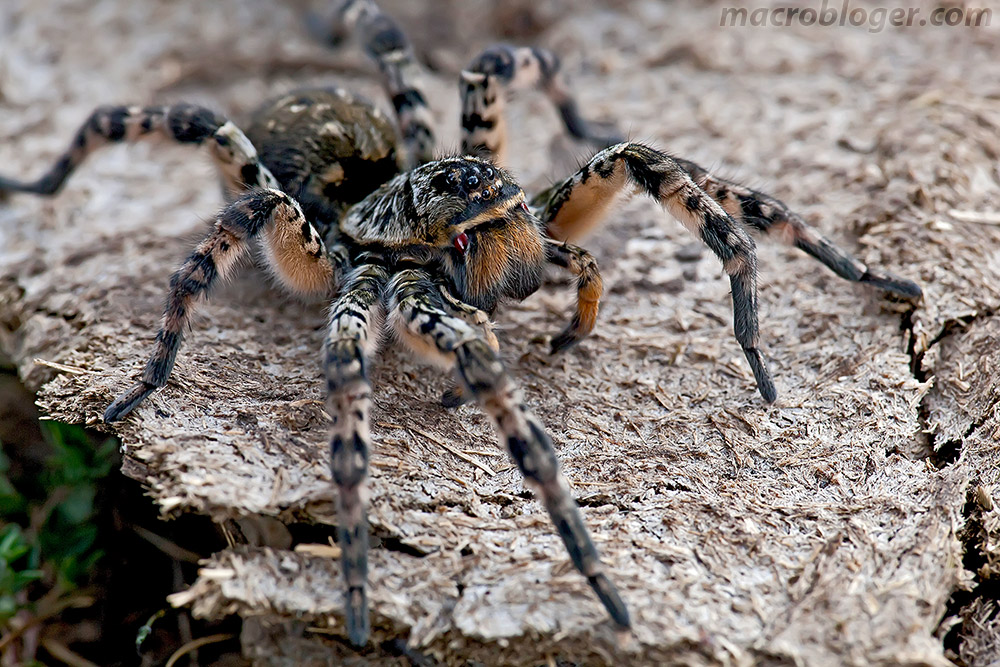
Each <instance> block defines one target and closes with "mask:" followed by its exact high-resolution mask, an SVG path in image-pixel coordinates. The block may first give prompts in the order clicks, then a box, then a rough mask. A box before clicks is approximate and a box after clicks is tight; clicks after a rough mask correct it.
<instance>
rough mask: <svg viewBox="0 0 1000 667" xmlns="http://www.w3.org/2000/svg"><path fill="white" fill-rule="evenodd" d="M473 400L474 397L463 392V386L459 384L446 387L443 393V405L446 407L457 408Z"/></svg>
mask: <svg viewBox="0 0 1000 667" xmlns="http://www.w3.org/2000/svg"><path fill="white" fill-rule="evenodd" d="M471 400H472V397H471V396H468V395H467V394H466V393H465V392H463V391H462V388H461V387H460V386H458V385H455V386H454V387H449V388H448V389H445V391H444V393H443V394H441V405H443V406H444V407H446V408H457V407H458V406H460V405H465V404H466V403H468V402H470V401H471Z"/></svg>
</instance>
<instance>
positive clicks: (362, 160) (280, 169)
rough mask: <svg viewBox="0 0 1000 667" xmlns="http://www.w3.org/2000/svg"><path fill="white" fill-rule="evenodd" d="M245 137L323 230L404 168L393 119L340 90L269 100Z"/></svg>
mask: <svg viewBox="0 0 1000 667" xmlns="http://www.w3.org/2000/svg"><path fill="white" fill-rule="evenodd" d="M247 136H248V137H249V138H250V140H251V141H252V142H253V143H254V145H255V146H256V147H257V149H258V151H259V154H260V159H261V162H263V163H264V165H265V166H267V168H268V169H270V170H271V172H272V173H273V174H274V176H275V177H276V178H277V179H278V181H279V182H280V183H281V186H282V188H283V189H284V190H285V192H287V193H288V194H290V195H292V196H293V197H295V198H296V199H297V200H298V201H299V202H300V203H301V204H302V208H303V210H304V211H305V214H306V217H307V218H308V219H309V220H311V221H313V222H314V224H316V225H317V227H319V228H320V233H322V234H325V232H326V230H327V228H329V227H332V226H335V225H336V223H337V221H338V220H339V218H340V215H341V213H342V212H343V211H344V209H345V208H346V207H347V206H350V205H351V204H354V203H357V202H359V201H361V200H362V199H364V198H365V197H366V196H368V194H370V193H371V192H372V191H374V190H375V189H376V188H378V186H380V185H382V184H383V183H385V182H386V181H388V180H389V179H390V178H392V177H393V176H394V175H395V174H396V173H398V172H399V165H398V163H397V160H396V130H395V128H394V127H393V125H392V123H391V122H390V120H389V119H388V118H387V117H386V116H385V114H383V113H382V112H381V111H379V110H378V109H377V108H375V107H374V106H372V105H371V104H370V103H369V102H367V101H365V100H361V99H358V98H356V97H354V96H353V95H351V94H350V93H348V92H346V91H344V90H342V89H338V88H318V89H305V90H299V91H295V92H292V93H289V94H288V95H285V96H283V97H281V98H278V99H276V100H274V101H271V102H268V103H267V104H265V105H264V106H263V107H261V108H260V109H258V110H257V111H256V112H255V113H254V115H253V118H252V119H251V122H250V126H249V128H248V129H247Z"/></svg>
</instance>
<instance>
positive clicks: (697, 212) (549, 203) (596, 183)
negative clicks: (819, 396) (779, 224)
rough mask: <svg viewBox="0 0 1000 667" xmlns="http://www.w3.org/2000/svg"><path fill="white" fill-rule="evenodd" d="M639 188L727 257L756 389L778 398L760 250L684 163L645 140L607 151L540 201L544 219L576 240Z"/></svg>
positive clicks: (740, 335) (739, 335) (554, 231)
mask: <svg viewBox="0 0 1000 667" xmlns="http://www.w3.org/2000/svg"><path fill="white" fill-rule="evenodd" d="M629 183H631V184H633V185H635V186H637V187H638V188H639V189H640V190H641V191H642V192H644V193H645V194H647V195H649V196H650V197H652V198H653V199H655V200H656V201H657V202H659V203H660V205H661V206H663V208H665V209H666V210H667V211H669V212H670V214H671V215H673V216H674V217H675V218H677V219H678V220H679V221H680V222H681V224H683V225H684V226H685V227H687V229H688V230H689V231H690V232H691V233H692V234H695V235H697V236H698V237H699V238H700V239H701V240H702V241H703V242H704V243H705V245H707V246H708V247H709V249H711V250H712V252H714V253H715V255H716V256H717V257H718V258H719V259H720V260H721V261H722V267H723V269H725V271H726V273H727V274H729V282H730V285H731V286H732V295H733V331H734V333H735V334H736V340H737V341H738V342H739V344H740V347H742V348H743V353H744V355H745V356H746V358H747V362H748V363H749V364H750V369H751V370H752V371H753V375H754V379H755V380H756V382H757V388H758V389H759V390H760V394H761V396H763V398H764V400H766V401H767V402H769V403H771V402H773V401H774V400H775V399H776V398H777V395H778V392H777V390H776V389H775V387H774V381H773V380H772V379H771V374H770V371H769V370H768V368H767V362H766V361H765V360H764V355H763V353H762V352H761V351H760V349H759V347H758V345H759V331H758V324H757V254H756V246H755V245H754V241H753V239H752V238H751V237H750V235H749V234H747V232H746V231H745V230H744V229H743V227H742V226H740V225H739V224H738V223H737V222H736V221H735V220H733V219H732V218H731V217H730V216H729V214H728V213H726V211H725V209H723V208H722V206H720V205H719V203H718V202H716V201H715V200H714V199H712V197H710V196H709V195H708V194H707V193H706V192H705V191H704V190H702V189H701V188H699V187H698V186H697V185H696V184H695V182H694V181H692V180H691V178H690V176H688V174H687V172H685V171H684V170H683V169H682V168H681V167H680V166H679V165H678V164H677V162H676V161H675V160H674V159H673V158H672V157H670V156H669V155H667V154H666V153H663V152H661V151H658V150H656V149H654V148H650V147H649V146H645V145H643V144H638V143H625V144H618V145H617V146H612V147H610V148H606V149H604V150H603V151H601V152H599V153H598V154H597V155H595V156H594V157H593V158H591V160H590V161H589V162H588V163H587V164H585V165H583V167H581V168H580V170H579V171H578V172H577V173H576V174H574V175H573V176H571V177H570V178H568V179H566V180H565V181H563V182H562V183H559V184H557V185H556V186H554V187H553V188H551V189H549V190H548V191H546V192H545V193H544V197H543V198H542V200H539V199H537V198H536V200H535V203H536V206H538V208H539V209H540V211H541V218H542V222H544V223H545V225H546V227H547V229H548V232H549V234H550V235H551V236H552V237H553V238H555V239H557V240H560V241H566V240H570V239H573V238H577V237H578V236H580V235H582V234H583V233H584V232H585V231H586V230H589V229H590V228H591V227H592V226H593V225H594V224H596V223H597V222H599V221H600V219H601V218H602V217H603V216H604V214H605V213H606V212H607V210H608V209H609V208H610V206H611V203H612V202H613V201H614V199H615V198H616V196H617V195H618V194H619V193H621V192H623V191H624V189H625V186H626V185H627V184H629Z"/></svg>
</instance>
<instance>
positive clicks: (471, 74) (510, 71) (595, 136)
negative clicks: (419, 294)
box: [460, 44, 622, 163]
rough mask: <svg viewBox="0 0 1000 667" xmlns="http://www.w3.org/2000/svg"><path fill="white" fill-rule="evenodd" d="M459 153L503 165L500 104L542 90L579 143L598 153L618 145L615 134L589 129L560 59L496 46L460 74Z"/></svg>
mask: <svg viewBox="0 0 1000 667" xmlns="http://www.w3.org/2000/svg"><path fill="white" fill-rule="evenodd" d="M460 86H461V90H462V151H463V152H465V153H476V152H485V153H488V154H491V155H493V156H495V157H496V159H497V160H498V161H499V162H501V163H502V162H503V158H504V153H505V151H506V147H507V130H506V121H505V120H504V117H503V110H504V101H505V96H506V94H507V92H508V91H514V90H523V89H526V88H540V89H541V90H542V91H543V92H544V93H545V94H546V95H547V96H548V98H549V99H550V100H551V101H552V103H553V104H554V105H555V106H556V109H558V110H559V115H560V117H561V118H562V121H563V124H564V125H565V126H566V129H567V130H568V131H569V133H570V134H571V135H573V136H574V137H576V138H577V139H583V140H585V141H589V142H591V143H592V144H594V145H595V146H597V147H599V148H604V147H606V146H609V145H611V144H615V143H618V142H620V141H622V138H621V137H620V136H618V133H617V132H615V131H614V130H613V129H611V128H609V127H607V126H604V125H597V124H594V123H589V122H587V121H586V120H584V119H583V117H582V116H581V115H580V111H579V107H578V106H577V103H576V100H575V99H573V95H572V94H571V92H570V89H569V87H568V86H567V85H566V82H565V81H564V80H563V76H562V73H561V72H560V66H559V57H558V56H556V54H554V53H553V52H551V51H549V50H547V49H541V48H533V47H514V46H508V45H506V44H498V45H496V46H491V47H490V48H488V49H486V50H485V51H483V52H482V53H480V54H479V55H478V56H476V57H475V58H474V59H473V60H472V62H471V63H469V66H468V67H467V68H466V69H465V70H463V71H462V80H461V82H460Z"/></svg>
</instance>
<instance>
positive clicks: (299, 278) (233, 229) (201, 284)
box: [104, 190, 334, 422]
mask: <svg viewBox="0 0 1000 667" xmlns="http://www.w3.org/2000/svg"><path fill="white" fill-rule="evenodd" d="M257 236H262V237H263V243H262V244H261V245H262V247H263V250H264V257H265V259H266V261H267V264H268V267H269V268H270V269H271V271H272V272H273V273H274V274H275V276H276V277H277V278H278V280H279V281H280V282H281V283H282V284H283V285H284V286H286V287H288V288H289V289H291V290H293V291H297V292H303V293H310V292H311V293H320V292H325V291H327V290H329V289H331V287H332V285H333V279H334V266H333V264H332V263H331V255H328V254H327V252H326V248H325V247H324V245H323V241H322V240H321V239H320V236H319V234H318V233H317V232H316V230H315V229H313V227H312V225H310V224H309V223H308V222H307V221H306V219H305V216H303V214H302V209H301V208H299V205H298V203H297V202H296V201H295V200H294V199H292V198H291V197H289V196H288V195H286V194H285V193H283V192H279V191H276V190H254V191H252V192H249V193H247V194H245V195H243V196H242V197H240V198H239V199H237V200H236V201H235V202H233V203H232V204H230V205H229V206H227V207H226V208H224V209H223V210H222V212H221V213H219V215H218V217H216V219H215V224H214V225H213V227H212V229H211V231H210V232H209V233H208V235H207V236H206V237H205V239H204V240H203V241H201V243H199V244H198V245H197V246H196V247H195V249H194V252H192V253H191V255H190V256H188V258H187V260H185V261H184V264H182V265H181V268H179V269H178V270H177V272H176V273H174V275H173V276H171V278H170V290H169V292H168V293H167V303H166V306H165V307H164V310H163V319H162V321H161V324H160V330H159V332H158V333H157V334H156V341H155V343H154V346H153V353H152V355H151V356H150V358H149V361H148V362H147V363H146V369H145V371H144V372H143V374H142V379H141V380H140V381H139V382H137V383H136V384H135V385H133V386H132V387H131V388H130V389H129V390H128V391H125V392H124V393H122V394H121V395H119V396H118V397H117V398H116V399H115V400H114V402H113V403H112V404H111V405H109V406H108V409H107V410H105V412H104V421H106V422H111V421H115V420H118V419H121V418H122V417H124V416H125V415H126V414H128V413H129V412H130V411H131V410H132V409H133V408H135V407H136V406H137V405H138V404H139V403H140V402H142V401H143V399H145V398H146V397H147V396H149V395H150V394H151V393H153V392H154V391H155V390H156V389H158V388H159V387H162V386H163V385H164V384H166V382H167V378H168V377H169V376H170V371H171V370H172V369H173V366H174V360H175V359H176V357H177V350H178V349H179V348H180V345H181V339H182V337H183V335H184V330H185V329H186V328H188V327H189V326H190V322H191V315H192V311H193V309H194V307H195V305H196V304H197V302H198V300H199V299H201V298H202V297H204V296H205V295H206V294H207V292H208V291H209V290H210V289H211V288H212V286H213V285H215V284H216V283H217V282H218V281H220V280H224V279H225V278H227V277H228V276H230V275H231V274H232V272H233V269H234V268H235V266H236V264H237V262H238V260H239V259H240V258H241V257H242V256H244V255H246V254H247V253H248V251H249V249H250V241H251V239H253V238H254V237H257Z"/></svg>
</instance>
